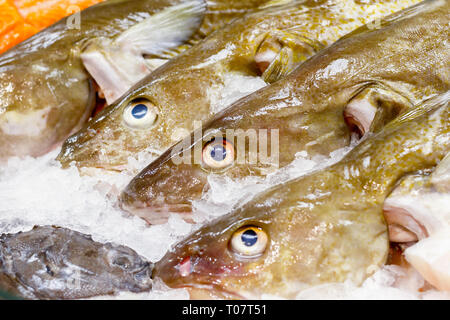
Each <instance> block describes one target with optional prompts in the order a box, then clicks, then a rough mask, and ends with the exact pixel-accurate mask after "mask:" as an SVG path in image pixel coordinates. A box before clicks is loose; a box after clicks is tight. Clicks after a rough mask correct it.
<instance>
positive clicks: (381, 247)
mask: <svg viewBox="0 0 450 320" xmlns="http://www.w3.org/2000/svg"><path fill="white" fill-rule="evenodd" d="M449 101H450V92H447V93H446V94H443V95H440V96H437V97H435V98H433V99H430V100H429V101H427V102H426V103H424V104H422V105H421V106H419V107H418V108H417V109H414V110H412V111H410V112H407V113H406V114H404V115H402V116H400V117H399V118H397V119H395V120H393V121H392V122H390V123H389V124H388V125H386V126H385V127H384V128H383V129H382V131H380V132H379V133H377V134H372V135H370V136H367V137H366V138H364V139H363V140H362V141H361V143H360V144H359V145H358V146H356V147H355V148H354V149H353V150H352V151H351V152H350V153H348V154H347V155H346V156H345V157H344V158H343V159H342V160H341V161H339V162H338V163H336V164H333V165H331V166H329V167H327V168H325V169H323V170H318V171H316V172H313V173H310V174H308V175H305V176H302V177H299V178H296V179H293V180H291V181H289V182H287V183H285V184H281V185H278V186H275V187H273V188H271V189H270V190H268V191H265V192H263V193H261V194H259V195H258V196H256V197H255V198H254V199H252V200H251V201H249V202H247V203H245V204H244V205H242V206H240V207H237V208H235V210H233V211H232V212H231V213H230V214H228V215H225V216H222V217H220V218H218V219H216V220H213V221H212V222H210V223H209V224H207V225H205V226H203V227H201V228H200V229H198V230H197V231H195V232H194V233H192V234H191V235H190V236H188V237H187V238H186V239H185V240H183V241H181V242H180V243H179V244H177V245H176V246H174V247H173V248H172V249H171V250H170V251H169V252H168V253H167V254H166V256H165V257H163V258H162V260H160V261H159V262H157V263H156V264H155V269H154V272H153V275H154V277H158V278H161V279H162V280H163V281H164V282H165V283H166V284H167V285H168V286H170V287H172V288H178V287H185V288H188V289H189V290H190V293H191V298H196V297H201V298H205V297H207V296H212V297H222V298H224V297H225V298H230V297H231V298H233V297H234V298H236V297H237V298H255V297H258V296H259V295H260V294H262V293H264V294H270V295H275V296H279V297H285V298H293V297H295V295H296V294H297V293H298V292H299V291H301V290H303V289H307V288H311V287H313V286H317V285H321V284H325V283H341V282H345V281H349V282H352V283H354V284H356V285H359V284H361V283H362V282H363V281H364V280H365V279H366V278H367V277H368V276H370V275H372V274H373V273H375V272H376V271H377V270H379V268H380V267H381V266H382V265H384V264H385V263H386V261H387V258H388V251H389V237H388V228H387V224H386V221H385V220H384V216H383V204H384V201H385V199H386V197H387V196H388V195H389V194H390V192H391V191H392V190H393V189H394V188H395V186H396V182H397V181H399V180H400V179H401V178H402V177H404V176H405V175H407V174H410V173H412V172H421V171H424V170H429V169H430V168H433V167H434V166H436V165H437V164H438V163H439V161H440V160H442V158H444V156H445V155H446V154H447V153H448V152H449V151H450V118H449V116H450V108H449Z"/></svg>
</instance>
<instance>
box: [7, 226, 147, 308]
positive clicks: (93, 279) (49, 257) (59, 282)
mask: <svg viewBox="0 0 450 320" xmlns="http://www.w3.org/2000/svg"><path fill="white" fill-rule="evenodd" d="M0 244H1V246H0V288H1V289H2V290H6V291H7V292H9V293H10V294H14V295H15V296H18V297H22V298H26V299H81V298H89V297H93V296H100V295H113V294H116V293H118V292H120V291H131V292H143V291H149V290H150V289H151V288H152V279H151V272H152V267H153V265H152V264H150V263H148V262H146V261H145V260H144V259H143V258H142V257H140V256H139V255H138V254H137V253H136V252H135V251H133V250H132V249H130V248H127V247H124V246H119V245H114V244H111V243H106V244H102V243H99V242H95V241H93V240H92V238H91V237H90V236H87V235H84V234H82V233H79V232H76V231H72V230H69V229H65V228H58V227H50V226H42V227H34V228H33V229H32V230H31V231H28V232H19V233H16V234H4V235H1V236H0Z"/></svg>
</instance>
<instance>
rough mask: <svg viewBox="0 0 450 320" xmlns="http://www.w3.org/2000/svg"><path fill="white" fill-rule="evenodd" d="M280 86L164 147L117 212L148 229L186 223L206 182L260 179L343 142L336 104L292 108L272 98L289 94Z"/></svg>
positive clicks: (346, 134) (347, 135) (346, 135)
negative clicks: (178, 220)
mask: <svg viewBox="0 0 450 320" xmlns="http://www.w3.org/2000/svg"><path fill="white" fill-rule="evenodd" d="M281 82H282V83H281V84H273V85H271V86H270V87H268V89H262V90H259V91H257V92H255V93H254V94H251V95H249V96H247V97H245V98H243V99H241V100H239V101H238V102H236V103H235V104H233V105H232V106H230V107H229V108H227V109H225V110H223V111H222V112H220V113H218V114H217V115H216V116H215V117H214V118H213V119H212V120H210V121H209V122H208V123H206V124H204V125H203V126H201V127H197V128H196V129H195V130H194V131H193V132H192V133H191V135H190V136H188V137H187V138H185V139H183V140H181V141H180V142H179V143H177V144H175V145H173V146H172V147H171V148H169V149H168V150H167V151H166V152H165V153H164V154H163V155H161V156H160V157H159V158H158V159H156V160H155V161H153V162H152V163H151V164H150V165H149V166H148V167H147V168H145V169H144V170H143V171H141V172H140V173H139V174H138V175H137V176H136V177H135V178H134V179H133V180H132V181H131V182H130V183H129V184H128V186H127V187H126V188H125V189H124V190H123V192H122V195H121V200H120V202H121V205H122V208H123V209H125V210H126V211H128V212H131V213H133V214H136V215H138V216H140V217H142V218H144V219H145V220H147V221H148V222H149V223H151V224H155V223H159V222H161V221H165V220H166V219H167V217H168V216H169V215H170V214H171V213H177V214H180V215H181V216H182V217H183V218H184V219H186V220H189V219H191V215H190V214H191V213H192V202H193V201H196V200H200V199H201V198H202V196H203V195H204V194H205V193H206V192H208V190H209V189H210V188H211V184H210V179H211V178H217V179H219V180H221V181H222V180H223V181H224V183H225V182H226V181H228V180H232V181H243V180H245V179H264V178H266V177H267V176H268V175H270V174H272V173H274V172H276V171H277V170H278V169H280V168H282V167H285V166H286V165H288V164H289V163H291V162H292V161H293V160H295V157H296V154H297V153H298V152H300V151H306V152H307V153H308V155H311V156H313V155H318V154H319V155H326V154H328V153H329V152H330V151H331V150H336V149H338V148H342V147H344V146H346V145H348V144H349V142H350V139H351V131H350V129H349V127H348V125H347V124H346V122H345V119H344V116H343V108H342V107H340V104H341V102H340V101H339V99H337V98H336V99H329V101H331V102H330V104H333V106H332V107H329V108H326V109H324V110H318V111H316V110H313V108H307V107H305V108H300V107H299V108H297V107H294V106H293V105H291V104H289V103H287V102H286V99H285V98H284V97H283V98H280V99H273V96H274V95H275V94H274V91H275V92H277V91H279V90H284V91H286V90H287V91H289V84H288V82H284V81H281ZM275 86H279V87H278V88H275ZM333 98H334V97H333ZM336 101H337V102H336ZM334 104H336V105H337V107H336V108H334V106H335V105H334ZM311 105H312V104H311Z"/></svg>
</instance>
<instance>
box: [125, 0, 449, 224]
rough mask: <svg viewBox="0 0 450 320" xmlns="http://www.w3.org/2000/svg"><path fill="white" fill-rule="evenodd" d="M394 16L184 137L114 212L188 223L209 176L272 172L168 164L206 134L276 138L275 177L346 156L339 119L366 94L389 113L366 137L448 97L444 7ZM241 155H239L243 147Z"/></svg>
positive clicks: (436, 4)
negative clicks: (298, 158) (426, 102)
mask: <svg viewBox="0 0 450 320" xmlns="http://www.w3.org/2000/svg"><path fill="white" fill-rule="evenodd" d="M394 16H397V18H396V19H394V18H393V17H391V18H392V19H391V20H392V21H391V22H389V23H384V24H383V25H384V27H383V28H381V29H378V30H372V31H371V30H367V29H366V28H363V29H362V30H358V31H355V33H354V34H353V36H352V37H346V38H345V39H343V40H340V41H338V42H336V43H335V44H333V45H332V46H331V47H329V48H327V49H324V50H322V51H321V52H319V53H318V54H316V55H315V56H314V57H312V58H311V59H309V60H308V61H306V62H305V63H303V64H302V65H301V66H300V67H298V68H297V69H296V70H295V71H294V72H293V73H292V74H291V75H289V76H287V77H286V78H285V79H282V80H280V81H278V82H276V83H274V84H272V85H271V86H269V87H266V88H264V89H261V90H259V91H257V92H256V93H254V94H251V95H249V96H247V97H245V98H243V99H241V100H240V101H238V102H236V103H235V104H233V105H232V106H230V107H229V108H227V109H225V110H223V111H222V112H221V113H219V114H217V115H216V116H215V117H214V118H213V119H212V120H211V121H210V122H209V123H207V124H206V125H204V126H203V128H202V129H203V136H202V135H200V138H199V136H198V135H197V136H196V134H195V133H192V134H191V137H190V138H189V139H190V140H188V146H187V147H185V146H186V144H184V142H180V143H179V144H177V145H175V146H173V147H172V148H170V149H169V150H168V151H167V152H165V153H164V154H163V155H162V156H160V157H159V158H158V159H157V160H155V161H154V162H153V163H151V164H150V165H149V166H148V167H147V168H145V169H144V170H143V171H141V173H140V174H138V175H137V176H136V177H135V178H134V179H133V180H132V181H131V182H130V184H129V185H128V186H127V187H126V189H125V190H124V191H123V192H122V195H121V204H122V207H123V208H124V209H125V210H127V211H129V212H132V213H134V214H136V215H139V216H140V217H142V218H144V219H146V220H147V221H149V222H150V223H159V222H161V221H163V218H165V219H167V216H168V215H170V214H171V213H180V214H181V215H182V216H183V217H184V218H185V219H186V220H189V218H190V212H191V210H192V208H191V207H192V201H193V200H198V199H200V198H201V197H202V194H203V192H204V191H205V190H207V188H208V180H207V179H208V176H209V175H211V174H216V175H220V176H226V177H229V178H231V179H236V180H238V179H243V178H245V177H249V176H256V177H264V176H265V175H266V174H267V173H268V172H273V170H270V169H271V167H270V165H271V163H269V164H264V163H261V162H258V163H256V164H252V163H249V161H246V162H245V163H233V164H231V165H230V166H229V167H227V168H224V169H222V170H220V171H216V170H213V169H211V168H209V167H207V166H205V164H204V163H203V161H201V163H200V164H197V163H192V162H191V163H187V164H186V163H181V164H178V163H177V162H175V161H173V159H174V157H178V153H177V152H174V150H183V152H191V151H192V152H193V151H195V149H196V148H197V146H198V145H200V147H199V149H200V150H202V149H203V148H204V147H205V144H206V143H208V141H209V138H208V137H209V134H208V132H209V133H210V132H213V133H218V134H219V135H220V134H221V135H223V137H224V138H226V131H227V130H228V129H234V130H236V132H237V130H239V129H241V130H242V131H244V132H246V131H247V130H248V129H254V130H257V131H258V130H260V129H267V130H268V135H269V137H268V138H267V140H268V147H267V149H268V150H270V149H271V145H270V143H271V142H270V141H271V140H270V139H271V138H270V135H271V134H272V133H271V132H272V130H279V143H278V145H279V167H280V168H281V167H284V166H286V165H288V164H289V163H291V162H292V161H293V160H294V159H295V154H296V153H297V152H300V151H306V152H307V153H308V155H309V156H314V155H326V156H328V155H329V153H330V152H331V151H334V150H337V149H339V148H342V147H345V146H348V145H349V143H350V141H351V130H349V126H348V125H347V123H346V121H344V116H343V113H344V110H345V109H346V107H347V106H348V105H349V102H351V101H354V100H355V99H356V98H358V96H359V95H360V94H361V92H363V91H364V90H366V89H367V88H368V89H369V90H371V89H372V88H374V89H375V90H379V89H383V90H385V91H386V92H387V93H386V95H385V98H383V99H384V100H383V99H380V101H382V102H383V104H384V101H385V102H386V105H387V106H394V108H392V109H391V111H389V110H388V109H389V108H390V107H389V108H386V109H385V108H384V107H382V105H380V106H377V108H378V110H379V111H378V112H380V113H379V115H380V117H378V119H379V120H381V121H378V122H377V121H375V122H374V124H375V126H373V128H372V129H373V130H378V129H379V128H380V127H382V126H383V124H384V123H386V122H387V121H389V120H390V119H393V118H394V117H395V116H397V115H398V114H399V113H401V112H404V111H405V110H408V109H410V108H411V107H413V106H414V105H416V104H418V103H419V102H420V101H422V100H423V99H424V98H425V97H427V96H430V95H433V94H438V93H442V92H445V91H446V90H448V89H449V72H448V71H449V64H448V63H449V62H448V61H449V59H450V57H449V52H450V51H449V47H448V42H447V39H448V38H449V29H448V27H447V26H448V21H449V3H448V2H446V1H425V2H423V3H422V4H420V5H418V6H416V7H412V8H410V9H406V10H405V11H402V12H400V13H398V14H396V15H394ZM396 97H397V98H396ZM391 99H392V100H391ZM394 99H396V100H394ZM390 101H392V102H393V103H391V102H390ZM396 101H397V102H396ZM375 119H376V118H375ZM258 139H259V138H258ZM189 141H191V142H189ZM232 142H233V141H232ZM245 148H246V150H245V152H246V153H248V148H249V147H248V144H247V145H246V146H245ZM186 150H187V151H186ZM236 153H237V152H236ZM236 156H238V155H236ZM246 157H247V159H248V156H247V155H246ZM235 162H236V161H235ZM275 169H276V168H275Z"/></svg>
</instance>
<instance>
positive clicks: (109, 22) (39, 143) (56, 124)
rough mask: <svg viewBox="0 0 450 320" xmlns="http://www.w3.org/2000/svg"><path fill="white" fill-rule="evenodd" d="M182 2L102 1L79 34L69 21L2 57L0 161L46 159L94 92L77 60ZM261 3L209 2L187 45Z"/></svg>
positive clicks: (85, 15)
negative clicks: (91, 46)
mask: <svg viewBox="0 0 450 320" xmlns="http://www.w3.org/2000/svg"><path fill="white" fill-rule="evenodd" d="M185 2H189V1H188V0H143V1H135V0H110V1H105V2H103V3H100V4H98V5H95V6H93V7H90V8H88V9H86V10H83V11H82V12H81V14H80V29H77V28H68V27H67V26H68V25H70V26H72V25H73V23H74V21H76V20H70V21H69V20H68V19H72V17H69V18H66V19H63V20H61V21H60V22H58V23H56V24H54V25H53V26H51V27H49V28H47V29H45V30H43V31H42V32H40V33H38V34H36V35H35V36H33V37H31V38H30V39H27V40H26V41H24V42H22V43H20V44H19V45H17V46H16V47H14V48H12V49H11V50H9V51H8V52H6V53H5V54H3V55H1V56H0V160H5V159H7V158H9V157H12V156H26V155H31V156H40V155H42V154H45V153H46V152H48V151H49V150H51V149H52V148H54V147H55V146H56V145H57V144H59V143H61V142H63V141H64V140H65V139H66V138H67V137H68V136H69V135H71V134H73V133H74V132H76V131H77V130H79V129H80V128H81V126H82V125H83V124H84V123H85V122H86V120H87V119H88V118H89V116H90V115H91V113H92V109H93V107H94V104H95V91H94V88H93V85H92V78H91V77H90V75H89V74H88V73H87V71H86V70H85V68H84V66H83V64H82V61H81V59H80V54H81V52H82V50H84V47H85V45H86V44H87V43H88V42H89V41H90V40H92V39H94V38H102V37H104V38H108V39H110V38H114V37H118V36H119V35H120V34H121V33H123V32H124V31H126V30H128V29H129V28H130V27H132V26H134V25H136V24H137V23H139V22H141V21H143V20H144V19H147V18H149V17H150V16H152V14H156V13H158V12H160V11H161V10H163V9H164V8H169V7H173V6H176V5H179V4H182V3H185ZM198 2H199V3H201V4H202V6H203V2H202V0H199V1H198ZM262 2H263V1H257V0H246V1H228V0H227V1H215V2H209V7H207V10H206V11H205V13H204V15H203V22H202V24H201V25H200V27H199V29H198V30H197V32H195V34H194V35H193V36H192V38H191V39H190V40H192V41H194V40H199V39H202V38H203V37H205V36H206V35H207V34H209V33H211V32H212V31H213V30H214V29H215V28H218V27H219V26H221V25H223V24H225V23H226V22H228V21H229V20H231V19H232V18H233V17H236V16H238V15H241V14H243V13H244V12H246V11H247V10H250V9H252V8H254V7H256V6H258V5H260V4H261V3H262ZM207 4H208V3H207ZM186 45H187V46H188V45H189V41H188V42H187V43H186ZM180 50H182V48H181V47H180Z"/></svg>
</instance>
